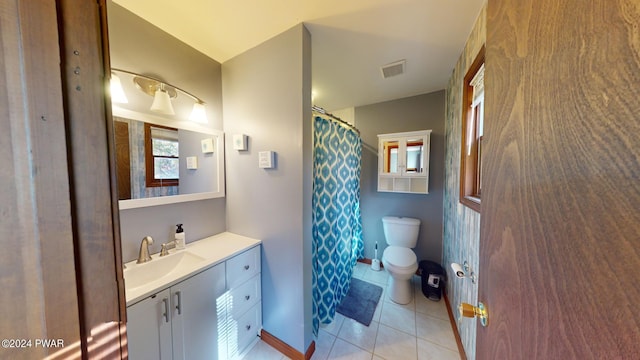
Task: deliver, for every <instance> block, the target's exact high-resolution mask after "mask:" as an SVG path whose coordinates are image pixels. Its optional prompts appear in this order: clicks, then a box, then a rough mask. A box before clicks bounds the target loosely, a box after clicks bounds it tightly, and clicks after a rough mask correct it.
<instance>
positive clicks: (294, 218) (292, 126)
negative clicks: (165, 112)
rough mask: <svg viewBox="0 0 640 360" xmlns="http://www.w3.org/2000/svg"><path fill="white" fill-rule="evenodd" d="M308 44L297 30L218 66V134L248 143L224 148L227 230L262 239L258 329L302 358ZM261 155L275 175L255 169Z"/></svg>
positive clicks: (306, 284) (306, 320)
mask: <svg viewBox="0 0 640 360" xmlns="http://www.w3.org/2000/svg"><path fill="white" fill-rule="evenodd" d="M310 40H311V39H310V35H309V33H308V31H307V30H306V29H305V28H304V26H303V25H297V26H295V27H293V28H291V29H290V30H288V31H286V32H284V33H282V34H280V35H278V36H276V37H274V38H272V39H270V40H268V41H266V42H264V43H262V44H260V45H258V46H257V47H255V48H253V49H250V50H248V51H247V52H245V53H243V54H240V55H238V56H236V57H234V58H233V59H231V60H229V61H227V62H225V63H224V64H223V65H222V79H223V81H222V87H223V92H224V99H223V100H224V119H225V121H224V131H225V134H226V136H227V138H230V137H231V136H233V135H234V134H245V135H248V137H249V142H248V144H249V147H248V150H247V151H237V150H233V147H232V144H231V142H230V141H227V142H226V166H227V172H226V176H227V183H226V186H227V200H228V201H227V228H228V230H229V231H231V232H234V233H237V234H241V235H245V236H250V237H254V238H258V239H261V240H262V241H263V243H262V250H263V252H262V309H263V311H262V316H263V328H264V329H265V330H266V331H268V332H269V333H271V334H273V335H274V336H276V337H277V338H279V339H281V340H282V341H284V342H285V343H287V344H289V345H290V346H292V347H293V348H295V349H296V350H298V351H300V352H302V353H304V352H305V351H306V348H307V346H308V345H309V344H310V343H311V340H312V337H311V326H310V325H311V322H310V311H311V310H310V307H309V303H310V302H311V291H310V283H311V276H310V256H311V253H310V251H308V249H310V245H309V244H308V242H309V241H310V240H309V238H308V235H310V231H309V230H308V228H309V225H308V224H307V222H308V221H309V216H308V213H307V208H309V207H310V192H309V191H308V188H310V186H309V184H307V182H308V179H309V177H308V175H307V174H304V173H305V172H306V171H309V170H308V169H309V165H308V164H307V162H310V160H311V159H310V152H309V150H308V147H309V146H311V142H310V141H309V140H310V138H309V136H310V134H308V133H309V132H310V128H309V126H310V125H309V124H308V123H309V122H310V119H311V111H310V110H311V91H310V89H311V84H310V78H311V77H310V73H311V57H310V55H311V53H310V47H309V46H310V45H309V43H310ZM266 150H270V151H274V152H276V154H277V156H276V168H274V169H260V168H258V152H259V151H266ZM303 190H304V191H303ZM307 192H308V194H307Z"/></svg>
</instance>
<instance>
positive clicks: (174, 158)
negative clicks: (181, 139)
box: [144, 123, 180, 187]
mask: <svg viewBox="0 0 640 360" xmlns="http://www.w3.org/2000/svg"><path fill="white" fill-rule="evenodd" d="M144 151H145V169H146V171H145V173H146V185H147V187H163V186H179V185H180V182H179V179H180V169H179V165H180V162H179V160H180V151H179V143H178V129H175V128H170V127H166V126H160V125H152V124H149V123H145V124H144ZM146 164H148V165H149V166H146Z"/></svg>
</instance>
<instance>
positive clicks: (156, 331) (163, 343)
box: [127, 289, 172, 360]
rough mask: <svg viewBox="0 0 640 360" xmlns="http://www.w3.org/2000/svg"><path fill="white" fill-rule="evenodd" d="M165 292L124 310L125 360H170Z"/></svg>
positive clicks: (168, 321) (169, 308) (169, 336)
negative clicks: (127, 357)
mask: <svg viewBox="0 0 640 360" xmlns="http://www.w3.org/2000/svg"><path fill="white" fill-rule="evenodd" d="M170 300H171V299H170V291H169V289H166V290H163V291H161V292H159V293H157V294H155V295H152V296H150V297H148V298H146V299H144V300H142V301H140V302H139V303H136V304H134V305H131V306H129V307H128V308H127V339H128V347H129V359H131V360H147V359H160V360H171V358H172V350H171V349H172V346H171V304H170V302H171V301H170Z"/></svg>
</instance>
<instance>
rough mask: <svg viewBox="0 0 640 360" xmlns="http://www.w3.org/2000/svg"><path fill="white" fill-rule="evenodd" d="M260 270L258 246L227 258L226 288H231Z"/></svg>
mask: <svg viewBox="0 0 640 360" xmlns="http://www.w3.org/2000/svg"><path fill="white" fill-rule="evenodd" d="M259 272H260V246H256V247H254V248H252V249H249V250H247V251H245V252H243V253H241V254H238V255H236V256H234V257H233V258H231V259H229V260H227V289H233V288H234V287H235V286H237V285H240V284H242V283H243V282H245V281H246V280H248V279H250V278H251V277H253V276H254V275H255V274H257V273H259Z"/></svg>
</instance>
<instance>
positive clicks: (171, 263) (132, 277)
mask: <svg viewBox="0 0 640 360" xmlns="http://www.w3.org/2000/svg"><path fill="white" fill-rule="evenodd" d="M152 258H153V259H152V260H151V261H149V262H146V263H142V264H136V263H133V264H127V268H126V269H124V281H125V286H126V289H127V291H130V290H133V289H136V288H139V287H141V286H145V285H148V284H150V283H152V282H156V281H158V280H161V279H163V278H165V277H168V276H170V275H171V274H172V273H177V272H181V271H184V270H189V269H192V268H193V267H194V266H195V265H197V264H198V263H199V262H201V261H203V260H204V258H202V257H200V256H198V255H195V254H193V253H191V252H188V251H186V250H182V251H176V252H174V253H171V254H169V255H166V256H163V257H160V256H159V255H158V254H156V255H153V256H152Z"/></svg>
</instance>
